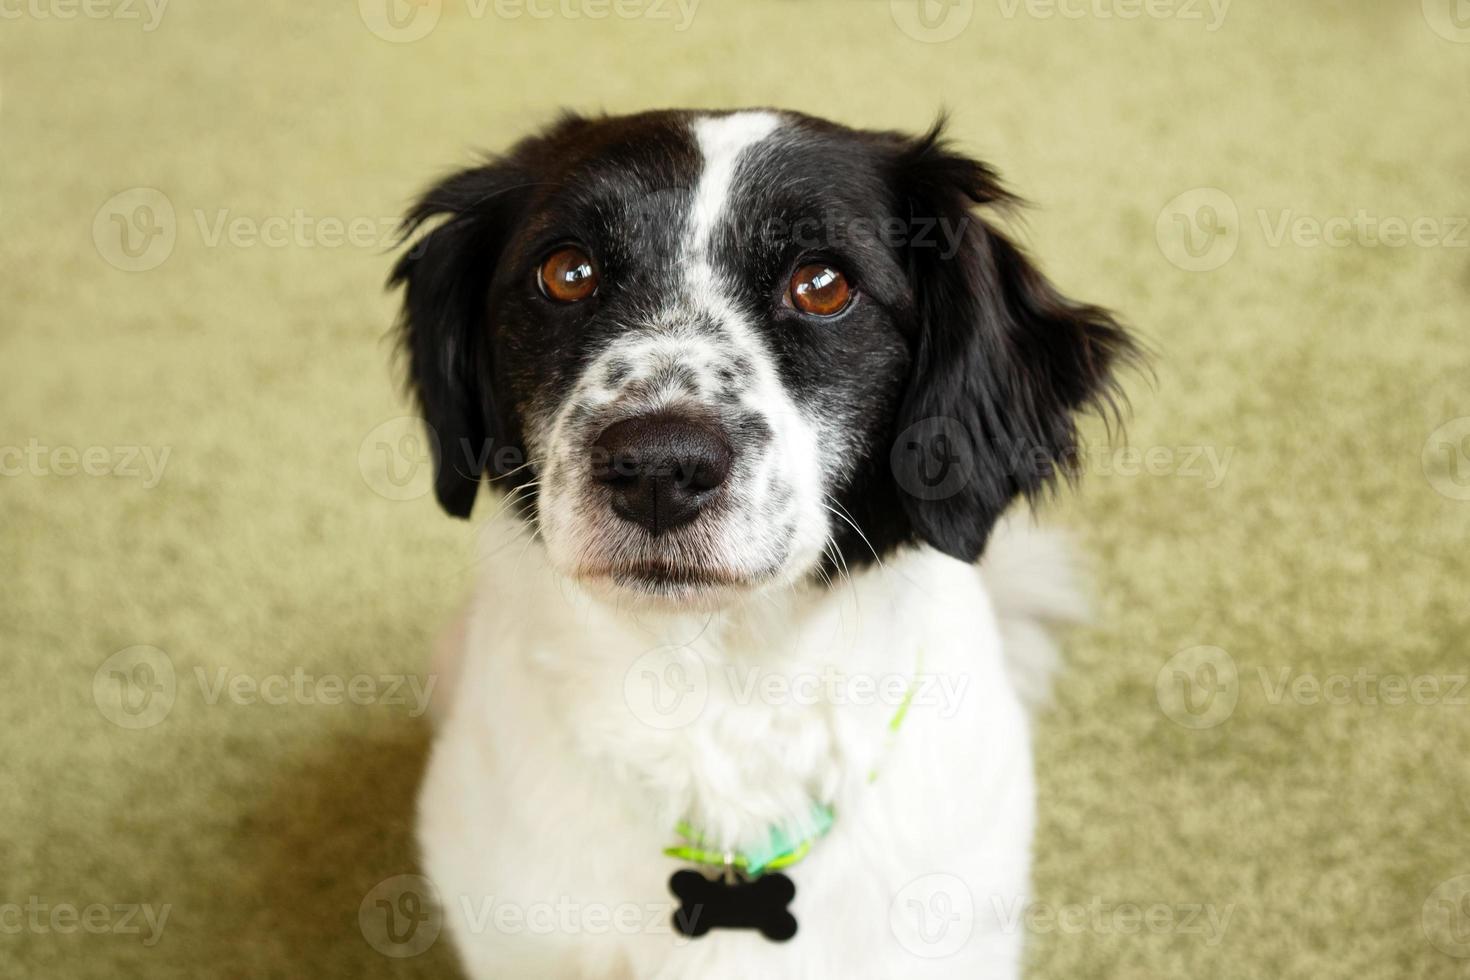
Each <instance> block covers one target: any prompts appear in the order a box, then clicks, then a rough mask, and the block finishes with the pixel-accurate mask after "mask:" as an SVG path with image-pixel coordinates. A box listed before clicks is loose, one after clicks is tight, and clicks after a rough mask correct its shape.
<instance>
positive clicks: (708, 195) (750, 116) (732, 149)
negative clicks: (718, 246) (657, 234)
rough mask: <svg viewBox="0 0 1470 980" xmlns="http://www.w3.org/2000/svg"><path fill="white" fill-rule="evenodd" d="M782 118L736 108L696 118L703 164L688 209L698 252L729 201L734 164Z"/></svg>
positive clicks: (692, 239) (692, 240) (691, 237)
mask: <svg viewBox="0 0 1470 980" xmlns="http://www.w3.org/2000/svg"><path fill="white" fill-rule="evenodd" d="M780 124H781V119H780V117H779V116H777V115H776V114H775V113H774V112H735V113H731V114H730V115H728V116H702V117H700V118H699V119H696V120H695V121H694V126H693V129H694V138H695V140H696V141H697V142H698V143H699V153H700V156H702V157H703V158H704V168H703V169H702V170H701V171H700V174H699V184H698V185H697V186H696V187H695V188H694V203H693V205H692V206H691V208H690V212H689V245H690V250H691V251H692V252H694V253H695V254H698V253H700V252H703V251H704V248H705V246H706V245H707V244H708V243H709V238H710V235H711V233H713V231H714V229H715V225H716V224H717V223H718V222H719V220H720V215H722V214H723V213H724V212H725V210H726V209H727V208H728V207H729V202H730V184H731V182H732V181H733V179H734V176H735V167H736V165H737V164H738V163H739V162H740V156H741V154H743V153H744V152H745V151H746V150H747V149H749V148H750V147H752V146H754V145H755V144H756V143H759V142H760V141H761V140H763V139H765V138H766V137H767V136H769V135H771V133H772V132H774V131H775V129H776V127H777V126H779V125H780Z"/></svg>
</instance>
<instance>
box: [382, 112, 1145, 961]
mask: <svg viewBox="0 0 1470 980" xmlns="http://www.w3.org/2000/svg"><path fill="white" fill-rule="evenodd" d="M1015 200H1016V199H1015V198H1013V197H1012V196H1011V195H1010V194H1009V193H1008V192H1007V191H1006V190H1005V189H1004V187H1003V186H1002V184H1001V182H1000V180H999V179H998V177H997V174H996V172H995V171H994V170H992V169H991V168H990V167H989V166H987V165H985V164H984V163H981V162H978V161H977V160H975V159H972V158H971V157H969V156H967V155H965V154H964V153H962V152H960V151H958V150H957V149H956V148H955V147H954V146H953V144H952V143H951V142H950V141H949V140H947V139H946V137H945V136H944V134H943V120H942V119H941V121H940V123H938V124H936V125H935V126H934V127H933V128H931V129H930V130H929V131H928V132H926V133H924V134H923V135H917V136H911V135H904V134H900V133H896V132H887V131H870V130H861V129H854V128H848V127H845V126H842V125H838V124H835V123H832V122H828V121H824V120H822V119H818V118H814V117H812V116H808V115H803V114H799V113H796V112H791V111H784V110H775V109H761V110H744V111H732V112H702V111H672V110H671V111H651V112H645V113H640V114H635V115H628V116H600V117H590V116H579V115H566V116H564V117H562V118H560V119H559V120H558V121H557V122H555V123H554V124H552V125H551V126H549V127H548V128H547V129H545V130H544V131H542V132H540V133H538V134H536V135H533V136H530V137H528V138H526V139H524V140H522V141H521V142H519V143H517V144H515V145H514V147H513V148H511V149H510V150H509V151H508V152H506V153H505V154H504V155H501V156H498V157H493V158H489V159H487V160H486V161H485V162H483V163H481V164H480V165H477V166H473V167H470V168H468V169H464V170H461V171H458V172H455V173H452V174H450V175H448V176H447V177H445V178H444V179H442V180H441V181H440V182H438V183H437V184H436V185H434V186H433V187H432V188H431V189H429V190H428V191H427V192H426V193H425V194H424V195H423V197H422V198H421V199H420V200H418V201H417V203H416V204H415V205H414V206H413V207H412V209H411V210H410V212H409V213H408V215H407V216H406V218H405V225H404V238H405V242H406V243H407V251H406V252H405V253H404V254H403V255H402V257H401V258H400V259H399V261H398V262H397V264H396V266H395V267H394V269H393V271H392V274H391V277H390V285H392V286H394V287H401V288H402V290H403V313H402V317H401V330H400V336H401V340H402V345H403V349H404V351H405V355H406V356H405V360H406V365H407V372H408V380H409V385H410V387H411V390H412V392H413V394H414V395H415V397H416V400H417V404H418V406H419V408H420V410H421V412H422V415H423V417H424V419H425V421H426V423H427V426H428V431H429V432H430V434H431V436H432V437H433V438H432V445H433V446H434V447H435V467H436V468H435V482H434V490H435V494H436V496H437V499H438V501H439V503H440V504H441V505H442V506H443V508H444V510H446V511H447V512H448V513H449V514H451V515H454V516H456V517H462V518H464V517H469V516H470V515H471V511H472V509H473V508H474V507H475V506H476V498H477V496H478V495H479V493H480V487H481V484H482V483H488V484H489V485H490V486H491V488H492V494H491V496H492V497H493V498H494V499H492V500H491V501H490V502H489V503H487V504H486V505H483V506H486V507H493V508H494V509H495V512H494V514H493V516H491V517H490V518H489V519H488V520H486V521H483V522H482V523H481V525H480V531H479V534H478V540H479V542H480V545H479V547H480V552H479V557H480V559H481V561H480V562H479V565H480V567H481V570H482V571H481V575H480V583H479V585H478V587H477V589H476V592H475V594H474V596H473V598H472V599H471V600H470V601H469V603H468V605H467V608H466V609H465V612H464V614H463V616H462V617H461V619H460V621H459V622H458V623H457V624H455V625H454V626H453V627H452V628H451V630H450V631H449V634H448V639H447V641H446V642H445V643H444V644H443V647H442V649H441V652H440V654H439V661H438V664H437V666H436V668H435V670H436V672H437V673H438V674H439V675H440V676H441V688H445V687H449V688H451V690H450V693H449V695H448V700H447V702H446V703H445V704H443V705H441V706H440V708H439V709H438V714H439V717H438V720H437V731H436V737H435V740H434V745H433V749H432V754H431V758H430V762H429V766H428V770H427V773H426V775H425V779H424V783H423V787H422V792H421V796H420V800H419V812H418V839H419V843H420V847H421V850H422V856H423V861H424V865H425V870H426V873H427V876H428V878H429V880H430V881H431V882H432V883H433V886H434V888H435V889H436V890H437V893H438V894H437V900H438V902H439V904H440V906H441V908H442V914H443V921H444V923H445V926H446V928H447V931H448V934H449V935H450V937H451V938H452V941H453V944H454V947H455V949H456V951H457V953H458V955H459V958H460V962H461V964H462V966H463V968H464V970H465V972H466V973H467V974H468V975H469V976H471V977H476V978H489V977H496V978H504V977H535V978H538V980H553V978H573V977H576V978H638V980H687V978H694V977H698V978H702V980H725V978H729V980H735V978H740V980H748V978H752V977H763V978H764V977H770V978H809V980H817V978H821V980H830V978H835V977H841V978H844V980H855V978H904V980H912V978H931V977H932V978H940V977H943V978H965V980H976V978H980V977H987V978H989V977H995V978H1009V977H1016V976H1018V975H1019V971H1020V969H1021V963H1022V950H1023V938H1024V937H1023V934H1022V933H1023V930H1022V928H1021V927H1020V924H1019V923H1020V919H1021V915H1022V913H1023V912H1024V903H1025V901H1026V896H1027V888H1028V877H1029V866H1030V848H1031V837H1032V829H1033V823H1034V807H1035V803H1034V796H1035V786H1034V776H1033V771H1032V761H1031V750H1030V734H1029V715H1028V708H1027V704H1028V703H1029V700H1030V699H1033V698H1036V697H1040V696H1042V695H1043V692H1044V689H1045V685H1046V677H1047V672H1048V670H1049V669H1050V665H1051V664H1052V662H1053V661H1054V659H1055V656H1056V654H1055V650H1054V647H1053V645H1052V641H1051V640H1050V639H1049V638H1048V634H1047V627H1048V625H1049V624H1050V623H1051V622H1052V621H1062V620H1068V619H1071V618H1075V617H1076V616H1077V615H1078V614H1079V613H1080V610H1081V605H1080V602H1081V600H1080V597H1079V595H1078V593H1077V591H1076V589H1075V587H1074V584H1073V581H1072V573H1071V572H1070V571H1069V566H1068V560H1067V555H1066V551H1065V548H1064V546H1063V544H1062V543H1060V542H1059V541H1058V540H1057V538H1056V537H1055V536H1054V535H1052V534H1050V533H1048V532H1045V531H1041V530H1038V529H1036V528H1035V527H1034V526H1033V524H1032V522H1031V520H1030V519H1029V518H1028V517H1027V516H1026V515H1025V514H1023V513H1020V514H1008V511H1010V510H1012V509H1013V507H1014V508H1015V509H1018V510H1025V509H1026V508H1027V507H1028V506H1029V504H1028V502H1030V501H1035V500H1036V499H1038V498H1039V497H1041V496H1042V495H1044V494H1045V493H1046V492H1047V491H1048V490H1049V489H1050V488H1052V487H1053V486H1055V485H1057V484H1059V483H1061V482H1066V481H1067V480H1069V479H1070V478H1071V477H1073V476H1074V475H1075V473H1076V471H1077V470H1078V458H1079V453H1080V449H1079V434H1078V429H1077V421H1078V416H1079V414H1080V413H1083V412H1086V411H1089V410H1099V411H1102V412H1104V413H1115V412H1116V410H1117V405H1118V403H1119V395H1120V390H1119V384H1118V381H1117V377H1118V374H1119V371H1118V369H1119V368H1120V367H1121V366H1122V365H1124V364H1126V363H1128V362H1130V361H1132V360H1135V359H1136V357H1137V355H1138V350H1139V348H1138V346H1137V345H1136V344H1135V342H1134V341H1133V340H1132V339H1131V335H1130V332H1129V331H1128V330H1127V329H1126V328H1125V327H1124V326H1122V325H1121V324H1120V322H1119V321H1118V320H1117V319H1116V318H1115V317H1114V316H1113V315H1111V314H1110V313H1108V312H1107V311H1105V310H1103V309H1101V308H1099V307H1097V306H1093V305H1089V304H1085V303H1080V302H1075V301H1073V300H1070V299H1067V298H1065V297H1064V296H1063V295H1062V294H1060V293H1059V292H1058V291H1057V290H1056V289H1055V288H1054V287H1053V286H1052V285H1051V284H1050V282H1049V281H1048V280H1047V279H1046V278H1045V277H1044V276H1043V275H1042V274H1041V273H1040V272H1039V271H1038V269H1037V268H1036V266H1035V265H1034V264H1033V262H1032V261H1031V259H1030V258H1028V256H1027V255H1026V254H1025V252H1024V251H1023V250H1022V249H1021V248H1020V247H1018V245H1017V244H1016V243H1015V242H1014V241H1013V240H1012V238H1010V237H1008V235H1007V234H1006V232H1005V231H1004V230H1003V229H1002V227H1001V224H1000V223H999V222H998V221H997V217H996V216H997V215H998V214H1003V212H1004V211H1005V210H1006V209H1007V208H1008V207H1009V206H1011V205H1013V204H1014V203H1015ZM481 513H483V511H482V512H481ZM982 555H983V556H984V558H983V560H982ZM451 681H452V683H450V682H451Z"/></svg>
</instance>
